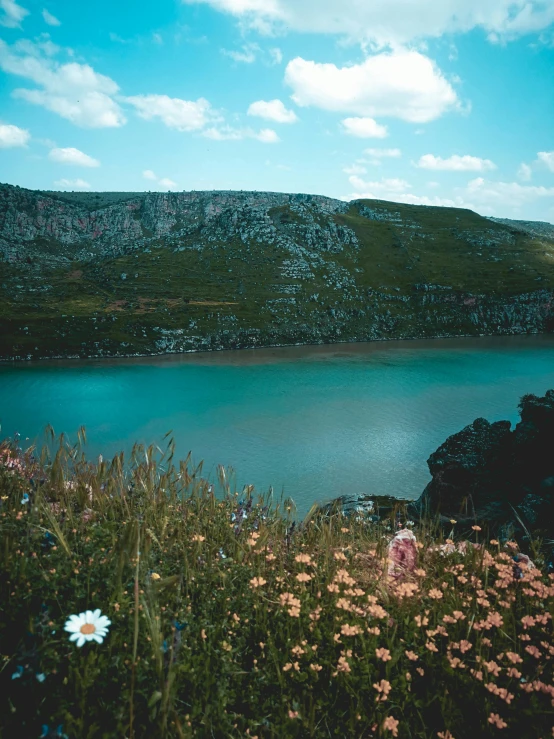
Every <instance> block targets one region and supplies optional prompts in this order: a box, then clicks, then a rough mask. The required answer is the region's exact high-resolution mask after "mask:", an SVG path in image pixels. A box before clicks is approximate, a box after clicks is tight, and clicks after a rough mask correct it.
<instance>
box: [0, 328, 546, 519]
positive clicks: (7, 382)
mask: <svg viewBox="0 0 554 739" xmlns="http://www.w3.org/2000/svg"><path fill="white" fill-rule="evenodd" d="M549 388H554V336H523V337H488V338H481V339H473V338H472V339H446V340H431V341H408V342H398V341H395V342H374V343H369V344H338V345H337V344H335V345H332V346H317V347H315V346H314V347H287V348H280V349H258V350H247V351H236V352H217V353H207V352H203V353H199V354H188V355H173V356H168V357H155V358H133V359H125V360H88V361H69V360H65V361H58V360H56V361H49V362H35V363H19V364H11V365H0V423H1V425H2V428H1V432H0V436H1V437H4V436H7V435H12V434H13V433H14V432H15V431H19V433H20V434H21V435H22V437H23V439H24V440H25V438H26V437H29V439H30V441H31V440H34V439H35V438H37V437H38V435H39V434H40V433H41V432H42V430H43V429H44V427H45V426H46V425H47V424H48V423H50V424H52V426H53V427H54V429H55V431H56V433H58V434H59V433H60V432H62V431H63V432H65V433H67V434H69V435H70V436H71V437H72V438H75V434H76V431H77V429H78V428H79V426H81V425H84V426H85V427H86V430H87V436H88V446H87V448H88V450H89V453H90V455H91V456H96V455H98V454H99V453H102V454H103V455H104V457H110V456H112V455H113V454H115V453H117V452H119V451H121V450H124V451H126V452H128V451H129V450H130V449H131V447H132V445H133V443H134V442H135V441H139V442H142V443H145V444H151V443H160V444H161V440H162V437H163V436H164V435H165V434H166V433H167V432H168V431H172V432H173V434H172V435H173V436H174V438H175V442H176V447H177V452H178V455H177V456H178V457H180V458H184V457H185V456H186V454H187V453H188V452H189V450H190V451H191V452H192V457H193V460H194V461H196V462H199V461H200V460H204V473H206V474H207V475H211V477H212V478H213V479H214V480H215V469H216V466H217V465H218V464H223V465H225V466H231V467H233V468H234V470H235V471H236V482H237V485H238V486H239V487H242V485H244V484H253V485H255V486H256V489H258V490H260V491H267V490H268V489H269V487H270V486H272V487H273V489H274V493H275V497H276V498H277V499H278V498H279V497H280V494H281V492H283V493H284V495H285V496H291V497H292V498H293V499H294V501H295V502H296V505H297V508H298V513H299V514H300V515H302V514H303V513H305V512H306V511H307V510H308V509H309V507H310V506H311V505H312V503H314V502H316V501H320V502H321V501H325V500H328V499H330V498H332V497H335V496H337V495H341V494H344V493H360V492H364V493H371V494H389V495H395V496H398V497H406V498H417V497H418V496H419V495H420V493H421V492H422V490H423V488H424V487H425V485H426V484H427V482H428V481H429V479H430V477H429V473H428V468H427V464H426V460H427V458H428V457H429V455H430V454H431V453H432V452H433V451H434V450H435V449H436V448H437V447H438V446H439V445H440V444H441V443H442V442H443V441H444V440H445V439H446V438H447V436H449V435H450V434H452V433H454V432H456V431H459V430H460V429H461V428H463V427H464V426H466V425H467V424H468V423H471V422H472V421H473V420H474V419H475V418H477V417H479V416H482V417H485V418H487V419H488V420H489V421H497V420H501V419H507V420H510V421H512V423H515V422H517V420H518V414H517V404H518V401H519V398H520V397H521V395H523V394H525V393H535V394H541V395H542V394H544V392H545V391H546V390H547V389H549Z"/></svg>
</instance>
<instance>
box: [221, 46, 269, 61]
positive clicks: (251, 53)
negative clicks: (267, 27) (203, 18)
mask: <svg viewBox="0 0 554 739" xmlns="http://www.w3.org/2000/svg"><path fill="white" fill-rule="evenodd" d="M259 51H260V47H259V45H258V44H243V46H242V50H241V51H236V50H230V51H229V50H228V49H221V53H222V54H224V55H225V56H228V57H229V58H230V59H232V60H233V61H234V62H242V63H244V64H252V63H253V62H255V61H256V55H257V54H258V52H259Z"/></svg>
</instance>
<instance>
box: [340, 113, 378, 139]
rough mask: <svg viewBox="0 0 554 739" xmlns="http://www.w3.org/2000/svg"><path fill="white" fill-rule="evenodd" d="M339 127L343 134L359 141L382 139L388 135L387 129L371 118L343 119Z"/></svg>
mask: <svg viewBox="0 0 554 739" xmlns="http://www.w3.org/2000/svg"><path fill="white" fill-rule="evenodd" d="M341 125H342V128H343V131H344V133H346V134H348V135H349V136H357V137H358V138H360V139H384V138H386V137H387V136H388V135H389V134H388V131H387V127H386V126H381V125H380V124H379V123H377V121H375V120H374V119H373V118H345V119H344V120H343V121H341Z"/></svg>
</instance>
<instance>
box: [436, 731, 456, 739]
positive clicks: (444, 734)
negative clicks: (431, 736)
mask: <svg viewBox="0 0 554 739" xmlns="http://www.w3.org/2000/svg"><path fill="white" fill-rule="evenodd" d="M437 736H438V737H439V739H454V737H453V736H452V734H451V733H450V732H449V731H448V729H447V730H446V731H439V732H438V733H437Z"/></svg>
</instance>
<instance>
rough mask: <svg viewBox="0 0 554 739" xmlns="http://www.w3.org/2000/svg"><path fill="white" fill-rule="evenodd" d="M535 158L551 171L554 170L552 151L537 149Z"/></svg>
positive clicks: (553, 152)
mask: <svg viewBox="0 0 554 739" xmlns="http://www.w3.org/2000/svg"><path fill="white" fill-rule="evenodd" d="M537 159H538V161H539V162H542V164H546V166H547V167H548V169H549V170H550V171H551V172H554V151H539V153H538V154H537Z"/></svg>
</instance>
